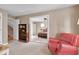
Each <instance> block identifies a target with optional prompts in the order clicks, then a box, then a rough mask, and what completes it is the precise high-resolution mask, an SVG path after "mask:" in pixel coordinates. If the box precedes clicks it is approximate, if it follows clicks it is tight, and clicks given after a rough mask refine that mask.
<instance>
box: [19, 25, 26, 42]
mask: <svg viewBox="0 0 79 59" xmlns="http://www.w3.org/2000/svg"><path fill="white" fill-rule="evenodd" d="M19 40H20V41H23V42H27V24H19Z"/></svg>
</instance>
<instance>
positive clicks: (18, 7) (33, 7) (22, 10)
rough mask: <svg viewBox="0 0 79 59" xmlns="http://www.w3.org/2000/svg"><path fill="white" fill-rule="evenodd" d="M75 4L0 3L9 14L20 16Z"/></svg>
mask: <svg viewBox="0 0 79 59" xmlns="http://www.w3.org/2000/svg"><path fill="white" fill-rule="evenodd" d="M70 6H74V5H72V4H0V8H2V9H4V10H6V11H7V12H8V13H9V15H12V16H20V15H27V14H32V13H37V12H42V11H48V10H55V9H59V8H65V7H70Z"/></svg>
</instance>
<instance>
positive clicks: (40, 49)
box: [9, 41, 51, 55]
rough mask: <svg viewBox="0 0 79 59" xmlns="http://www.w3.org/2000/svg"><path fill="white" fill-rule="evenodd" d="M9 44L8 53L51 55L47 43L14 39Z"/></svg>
mask: <svg viewBox="0 0 79 59" xmlns="http://www.w3.org/2000/svg"><path fill="white" fill-rule="evenodd" d="M9 45H10V53H9V54H10V55H51V53H50V51H49V50H48V47H47V43H37V42H29V43H23V42H19V41H14V42H12V43H10V44H9Z"/></svg>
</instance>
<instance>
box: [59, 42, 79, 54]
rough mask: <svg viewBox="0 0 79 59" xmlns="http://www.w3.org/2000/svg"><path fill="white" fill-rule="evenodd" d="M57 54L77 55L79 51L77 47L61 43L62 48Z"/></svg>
mask: <svg viewBox="0 0 79 59" xmlns="http://www.w3.org/2000/svg"><path fill="white" fill-rule="evenodd" d="M57 52H58V53H57V54H58V55H77V54H78V49H77V47H75V46H71V45H66V44H62V43H61V48H60V49H59V50H58V51H57Z"/></svg>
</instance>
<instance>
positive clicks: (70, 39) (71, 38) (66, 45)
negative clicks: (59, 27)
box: [48, 33, 79, 55]
mask: <svg viewBox="0 0 79 59" xmlns="http://www.w3.org/2000/svg"><path fill="white" fill-rule="evenodd" d="M78 46H79V35H74V34H69V33H61V34H60V36H59V37H58V38H50V39H49V43H48V48H49V50H50V51H51V52H52V54H57V55H77V54H78V49H77V47H78Z"/></svg>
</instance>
